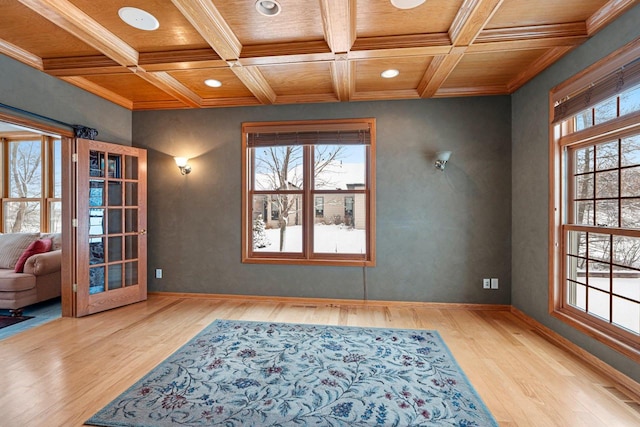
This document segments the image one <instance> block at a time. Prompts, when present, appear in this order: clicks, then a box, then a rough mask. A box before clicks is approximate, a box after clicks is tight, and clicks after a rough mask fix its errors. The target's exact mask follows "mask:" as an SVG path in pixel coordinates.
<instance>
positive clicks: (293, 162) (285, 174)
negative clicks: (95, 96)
mask: <svg viewBox="0 0 640 427" xmlns="http://www.w3.org/2000/svg"><path fill="white" fill-rule="evenodd" d="M313 148H314V162H313V163H314V170H313V176H314V180H315V187H316V188H326V187H328V186H331V185H332V182H333V173H332V172H337V168H338V167H339V164H340V160H341V158H342V157H343V154H344V151H345V148H346V147H345V146H341V145H315V146H314V147H313ZM254 155H255V168H256V170H255V176H256V177H259V178H256V189H258V190H278V191H300V190H302V189H303V188H304V186H305V185H309V184H307V183H305V182H304V176H303V161H304V159H303V156H304V146H301V145H288V146H273V147H266V148H256V149H254ZM271 203H275V204H276V206H277V212H278V227H279V229H280V245H279V247H280V251H281V252H283V251H284V250H285V242H286V233H287V225H289V224H288V223H289V218H290V216H291V215H292V214H296V217H297V215H299V213H300V212H299V210H300V209H302V206H301V204H300V203H299V197H297V194H294V193H288V194H277V195H274V196H272V199H271Z"/></svg>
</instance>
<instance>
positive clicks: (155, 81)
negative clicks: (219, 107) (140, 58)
mask: <svg viewBox="0 0 640 427" xmlns="http://www.w3.org/2000/svg"><path fill="white" fill-rule="evenodd" d="M136 75H137V76H138V77H140V78H141V79H143V80H145V81H147V82H149V83H151V84H152V85H154V86H155V87H157V88H158V89H160V90H161V91H163V92H165V93H167V94H169V95H171V96H172V97H174V98H176V99H177V100H179V101H181V102H184V103H185V104H186V105H188V106H190V107H193V108H200V105H201V103H202V99H201V98H200V97H199V96H198V95H196V94H195V93H193V92H192V91H191V90H190V89H188V88H187V87H185V86H184V85H183V84H182V83H180V82H179V81H178V80H176V79H175V78H173V77H172V76H171V75H170V74H169V73H166V72H164V71H159V72H154V73H147V72H144V71H143V72H138V73H136Z"/></svg>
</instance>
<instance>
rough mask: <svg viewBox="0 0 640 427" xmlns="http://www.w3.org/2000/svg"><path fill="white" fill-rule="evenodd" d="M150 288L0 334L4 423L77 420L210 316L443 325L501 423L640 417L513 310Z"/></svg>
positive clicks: (607, 383) (639, 408)
mask: <svg viewBox="0 0 640 427" xmlns="http://www.w3.org/2000/svg"><path fill="white" fill-rule="evenodd" d="M451 307H452V308H450V307H449V306H435V308H434V306H425V305H420V304H416V305H408V304H387V305H385V304H362V303H354V304H345V303H342V302H337V303H336V302H334V303H331V302H327V301H311V300H300V301H278V300H274V301H268V300H251V299H212V298H182V297H176V296H162V295H152V296H150V297H149V300H148V301H146V302H143V303H139V304H134V305H131V306H127V307H124V308H120V309H117V310H112V311H109V312H106V313H101V314H96V315H93V316H89V317H86V318H82V319H71V318H62V319H57V320H54V321H52V322H50V323H48V324H45V325H42V326H40V327H36V328H35V329H32V330H29V331H26V332H23V333H21V334H18V335H16V336H13V337H11V338H7V339H5V340H2V341H0V361H1V363H0V393H1V394H0V425H1V426H4V427H31V426H46V427H51V426H64V427H67V426H80V425H82V424H83V421H85V420H86V419H88V418H89V417H90V416H91V415H93V414H94V413H95V412H96V411H98V410H99V409H100V408H102V407H103V406H104V405H106V404H107V403H108V402H110V401H111V400H112V399H114V398H115V397H116V396H117V395H118V394H120V393H121V392H123V391H124V390H126V389H127V388H128V387H129V386H131V385H132V384H133V383H134V382H135V381H136V380H138V379H139V378H140V377H141V376H142V375H144V374H145V373H146V372H148V371H149V370H150V369H151V368H153V367H154V366H155V365H157V364H158V363H160V362H161V361H162V360H163V359H165V358H166V357H167V356H169V355H170V354H171V353H173V352H174V351H176V350H177V349H178V348H179V347H181V346H182V345H183V344H184V343H186V342H187V341H188V340H189V339H191V338H192V337H193V336H194V335H195V334H196V333H198V332H199V331H200V330H202V329H203V328H204V327H205V326H206V325H208V324H209V323H211V322H212V321H213V320H215V319H217V318H220V319H239V320H266V321H274V322H293V323H317V324H335V325H350V326H375V327H391V328H416V329H436V330H438V331H439V332H440V334H441V335H442V337H443V339H444V340H445V342H446V343H447V345H448V346H449V348H450V350H451V352H452V353H453V355H454V356H455V358H456V359H457V361H458V363H459V364H460V366H461V367H462V369H463V370H464V371H465V373H466V374H467V376H468V377H469V379H470V381H471V382H472V384H473V385H474V386H475V388H476V390H477V391H478V393H479V394H480V396H481V397H482V399H483V400H484V402H485V403H486V405H487V407H488V408H489V409H490V410H491V412H492V413H493V415H494V416H495V418H496V419H497V420H498V422H499V423H500V425H501V426H545V427H551V426H562V427H566V426H594V427H595V426H598V427H600V426H616V427H618V426H640V405H639V404H638V402H633V401H632V400H631V399H630V398H629V397H627V396H625V395H624V394H623V393H622V392H621V391H620V390H619V389H618V388H616V384H615V383H614V382H613V381H612V380H611V379H609V378H607V377H605V376H603V375H602V374H600V373H599V372H598V371H596V370H594V369H593V368H591V367H590V366H589V365H588V364H586V363H584V362H583V361H582V360H580V359H579V358H577V357H575V356H573V355H571V354H569V353H568V352H566V351H565V350H563V349H562V348H560V347H558V346H556V345H554V344H553V343H551V342H550V341H547V340H546V339H545V338H543V337H542V336H541V335H540V334H538V333H536V332H535V331H533V330H532V328H531V327H530V326H529V325H527V324H526V323H524V322H522V321H521V320H520V319H519V318H518V317H516V316H514V315H513V314H512V313H511V312H510V311H508V310H506V309H505V310H469V309H465V308H455V306H451Z"/></svg>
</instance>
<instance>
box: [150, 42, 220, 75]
mask: <svg viewBox="0 0 640 427" xmlns="http://www.w3.org/2000/svg"><path fill="white" fill-rule="evenodd" d="M139 65H140V67H142V68H144V69H145V70H146V71H173V70H192V69H199V68H228V65H227V62H226V61H224V60H223V59H222V58H220V56H218V54H216V53H215V52H214V51H213V49H210V48H207V49H186V50H184V49H183V50H170V51H162V52H140V61H139Z"/></svg>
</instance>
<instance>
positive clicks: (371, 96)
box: [351, 89, 420, 101]
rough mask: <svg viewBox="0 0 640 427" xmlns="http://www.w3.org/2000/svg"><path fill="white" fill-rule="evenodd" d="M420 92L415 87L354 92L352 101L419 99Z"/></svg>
mask: <svg viewBox="0 0 640 427" xmlns="http://www.w3.org/2000/svg"><path fill="white" fill-rule="evenodd" d="M419 98H420V94H419V93H418V92H417V91H416V90H415V89H397V90H383V91H375V92H355V93H354V94H353V95H352V96H351V100H352V101H380V100H390V101H392V100H394V99H419Z"/></svg>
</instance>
